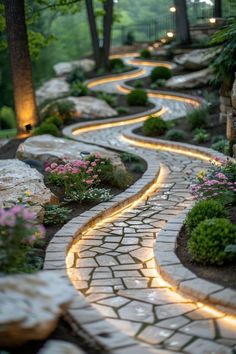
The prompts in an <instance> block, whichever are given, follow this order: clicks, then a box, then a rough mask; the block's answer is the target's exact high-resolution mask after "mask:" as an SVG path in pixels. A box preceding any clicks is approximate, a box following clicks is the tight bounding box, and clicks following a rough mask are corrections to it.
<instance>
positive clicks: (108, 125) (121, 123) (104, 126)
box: [72, 107, 166, 135]
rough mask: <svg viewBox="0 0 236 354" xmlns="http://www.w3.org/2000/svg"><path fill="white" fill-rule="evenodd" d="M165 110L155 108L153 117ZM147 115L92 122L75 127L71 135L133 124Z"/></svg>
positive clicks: (144, 118)
mask: <svg viewBox="0 0 236 354" xmlns="http://www.w3.org/2000/svg"><path fill="white" fill-rule="evenodd" d="M165 112H166V108H164V107H163V108H161V109H160V110H157V111H156V112H155V113H152V116H153V117H160V116H161V115H162V114H164V113H165ZM148 117H150V114H148V115H145V116H141V117H138V118H130V119H126V120H122V121H118V122H109V123H100V124H94V125H91V126H86V127H81V128H77V129H75V130H73V131H72V135H79V134H81V133H87V132H90V131H93V130H100V129H108V128H113V127H120V126H124V125H129V124H135V123H140V122H143V121H144V120H146V119H147V118H148Z"/></svg>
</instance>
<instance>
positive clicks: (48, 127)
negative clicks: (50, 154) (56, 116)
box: [33, 122, 60, 136]
mask: <svg viewBox="0 0 236 354" xmlns="http://www.w3.org/2000/svg"><path fill="white" fill-rule="evenodd" d="M43 134H51V135H54V136H59V135H60V131H59V129H58V128H57V126H56V125H54V124H52V123H47V122H43V123H42V124H40V126H39V127H37V128H35V129H34V130H33V135H43Z"/></svg>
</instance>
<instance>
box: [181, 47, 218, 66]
mask: <svg viewBox="0 0 236 354" xmlns="http://www.w3.org/2000/svg"><path fill="white" fill-rule="evenodd" d="M221 50H222V48H221V47H217V48H206V49H195V50H192V51H191V52H188V53H185V54H183V55H180V56H176V57H175V58H174V61H175V62H176V63H177V64H178V65H182V66H183V67H184V68H186V69H190V70H200V69H203V68H206V67H208V65H209V64H210V63H211V62H212V60H213V59H214V58H215V57H216V55H217V54H219V53H220V51H221Z"/></svg>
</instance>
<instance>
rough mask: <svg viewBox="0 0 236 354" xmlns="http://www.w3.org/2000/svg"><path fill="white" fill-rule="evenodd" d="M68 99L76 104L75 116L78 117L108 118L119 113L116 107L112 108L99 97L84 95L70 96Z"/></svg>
mask: <svg viewBox="0 0 236 354" xmlns="http://www.w3.org/2000/svg"><path fill="white" fill-rule="evenodd" d="M67 100H69V101H72V102H73V103H74V104H75V111H76V113H75V116H76V117H78V118H80V117H83V118H89V119H94V118H108V117H113V116H117V115H118V113H117V111H116V110H115V109H113V108H111V107H110V106H109V104H107V103H106V102H105V101H103V100H100V99H99V98H95V97H90V96H82V97H68V98H67Z"/></svg>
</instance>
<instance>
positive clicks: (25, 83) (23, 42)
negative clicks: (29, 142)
mask: <svg viewBox="0 0 236 354" xmlns="http://www.w3.org/2000/svg"><path fill="white" fill-rule="evenodd" d="M4 6H5V17H6V27H7V38H8V48H9V54H10V63H11V72H12V83H13V95H14V104H15V111H16V117H17V128H18V132H19V133H20V134H21V133H25V132H26V131H27V128H28V129H30V126H31V127H34V126H35V125H36V124H37V121H38V114H37V107H36V99H35V93H34V88H33V79H32V67H31V61H30V54H29V47H28V36H27V29H26V22H25V5H24V0H5V1H4ZM27 125H28V127H27ZM29 125H30V126H29Z"/></svg>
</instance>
